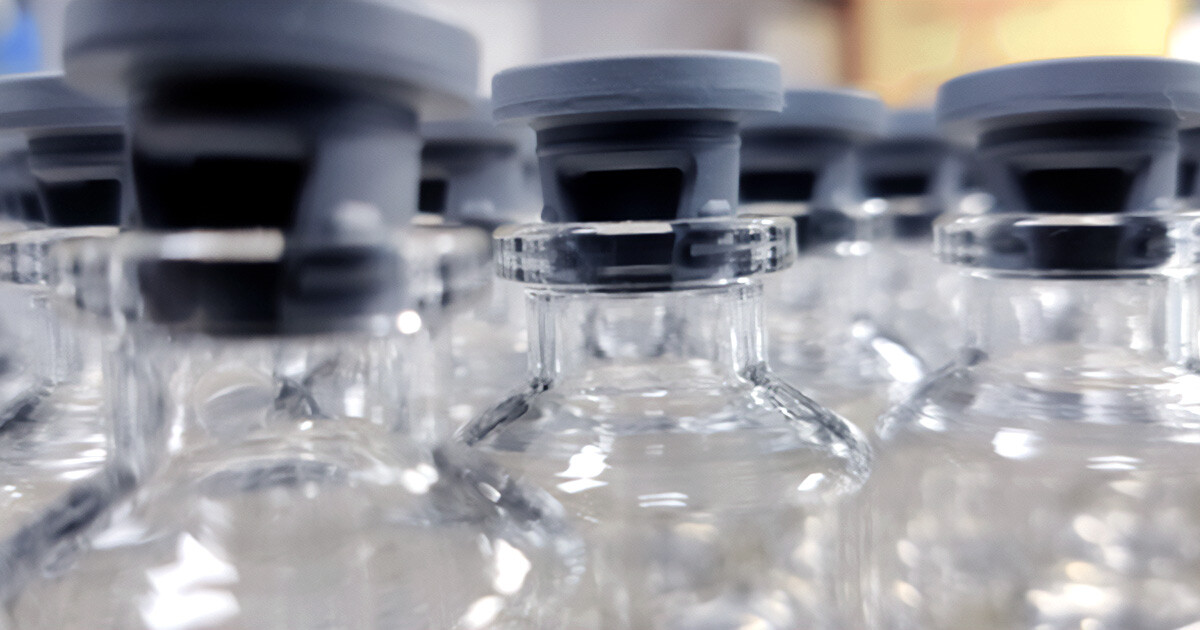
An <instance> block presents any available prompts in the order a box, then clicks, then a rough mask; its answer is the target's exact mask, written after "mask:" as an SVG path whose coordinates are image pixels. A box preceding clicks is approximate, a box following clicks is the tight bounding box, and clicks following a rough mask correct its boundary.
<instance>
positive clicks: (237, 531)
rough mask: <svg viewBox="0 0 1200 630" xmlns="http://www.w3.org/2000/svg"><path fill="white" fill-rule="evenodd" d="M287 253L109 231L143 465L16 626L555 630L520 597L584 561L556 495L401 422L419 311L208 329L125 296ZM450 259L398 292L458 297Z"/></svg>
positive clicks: (125, 409) (12, 608)
mask: <svg viewBox="0 0 1200 630" xmlns="http://www.w3.org/2000/svg"><path fill="white" fill-rule="evenodd" d="M419 240H422V241H423V242H425V243H427V244H428V243H429V242H431V239H428V238H426V237H419ZM432 240H436V239H432ZM282 244H283V239H282V238H280V237H277V235H275V236H273V235H272V234H271V233H249V234H242V235H239V234H237V233H233V234H230V233H224V234H215V233H210V234H202V233H197V234H187V233H184V234H174V235H171V236H169V237H147V236H143V235H136V234H132V235H128V236H123V237H121V239H119V241H118V245H117V251H116V252H115V255H114V258H113V262H114V265H115V267H116V268H117V271H115V272H114V277H116V278H119V279H120V284H121V287H119V288H118V291H117V297H116V301H115V302H114V304H115V310H116V311H118V320H122V324H123V326H124V327H125V334H124V335H123V343H122V346H121V348H120V349H119V351H118V356H117V360H116V362H117V364H118V366H119V369H118V370H117V373H116V381H117V382H116V390H117V391H118V392H120V393H121V394H122V396H121V400H120V401H119V402H118V404H117V406H118V408H119V412H120V413H121V414H123V415H122V417H128V418H133V419H135V420H134V422H135V425H136V426H133V427H127V428H126V431H127V432H128V433H131V434H137V435H138V436H139V437H140V439H141V440H142V441H143V448H144V450H145V452H146V453H147V458H146V459H147V460H149V461H150V462H151V463H150V464H149V465H148V466H147V468H148V469H149V470H151V472H150V473H149V474H148V475H147V476H146V478H145V480H144V482H143V483H140V484H139V486H138V488H137V489H136V490H135V491H134V492H133V493H132V494H131V495H130V496H129V497H127V498H126V499H124V500H122V501H121V502H120V503H118V504H117V505H116V506H115V507H114V509H113V510H112V511H111V512H110V516H109V518H108V519H106V522H105V523H104V524H103V526H100V527H96V528H94V529H93V530H92V531H91V532H89V533H88V534H87V535H86V536H84V537H83V540H82V543H81V544H80V548H79V549H78V550H76V551H75V552H74V553H70V554H64V555H63V556H62V557H59V558H57V559H56V561H55V562H54V563H53V564H48V565H46V566H44V567H43V568H42V577H41V579H39V580H38V581H36V582H34V583H32V584H30V585H29V586H28V587H26V588H25V589H24V590H23V591H22V592H21V593H20V594H19V595H18V597H16V598H15V599H14V600H13V601H12V602H11V603H10V605H9V607H8V611H9V613H10V615H11V621H10V624H11V627H12V628H14V629H22V630H23V629H33V628H47V629H49V628H55V629H69V628H80V629H82V628H97V627H104V628H125V629H133V628H144V629H146V630H151V629H154V630H159V629H162V628H176V629H183V628H186V629H188V630H193V629H201V628H204V629H217V628H262V629H279V630H284V629H287V630H296V629H298V628H313V629H316V628H330V627H336V628H364V629H365V628H372V629H374V628H455V629H459V628H461V629H467V628H559V627H562V626H561V624H559V623H558V621H557V619H556V618H555V616H556V615H557V614H558V612H559V608H558V607H556V606H553V605H549V606H546V607H544V608H540V607H535V605H534V604H535V603H538V604H541V603H545V602H551V604H552V603H553V601H554V597H555V594H556V593H557V592H559V590H561V589H564V588H566V587H567V586H569V585H570V584H571V583H572V576H573V575H574V572H575V571H576V570H577V569H576V568H575V565H574V562H575V561H576V560H577V559H578V556H577V547H576V546H575V545H574V543H573V540H574V539H573V538H572V537H571V536H570V535H569V533H568V532H565V531H563V528H562V520H561V519H559V518H556V516H555V514H556V508H555V506H554V505H553V503H552V502H549V501H547V500H546V499H545V497H544V495H540V494H538V493H536V492H528V491H525V490H524V489H522V488H521V487H520V486H518V485H516V484H514V483H512V482H511V481H510V480H509V479H508V478H507V477H506V476H505V475H504V474H502V473H500V472H498V471H497V470H495V469H494V468H493V467H492V466H491V465H490V464H488V463H486V462H484V461H482V460H480V459H479V458H477V457H474V456H471V455H469V454H467V453H464V452H462V451H461V450H459V449H454V448H434V447H432V446H430V444H429V442H428V440H427V438H426V436H425V435H423V433H422V429H421V427H419V426H417V425H418V424H419V421H416V420H414V419H413V418H412V417H411V416H410V414H409V409H408V402H409V393H410V392H409V383H410V382H411V380H412V379H411V374H412V373H413V372H415V371H421V370H422V369H423V368H422V366H421V365H419V364H416V363H415V362H414V360H413V357H421V356H427V355H426V354H425V352H426V351H425V350H423V349H422V345H424V344H427V343H428V341H427V337H426V336H425V335H423V334H422V331H423V330H424V326H423V321H424V322H427V321H428V320H429V319H430V317H431V314H432V313H433V312H434V311H435V310H436V308H435V307H434V306H429V307H428V308H426V307H423V306H422V305H421V304H420V301H415V302H413V303H412V304H411V305H412V306H413V309H412V310H404V311H401V312H399V313H392V314H391V315H387V316H380V317H378V318H376V317H372V318H370V320H369V321H365V322H363V321H359V322H357V323H356V325H355V326H354V327H351V328H347V329H343V330H342V332H337V331H336V330H331V331H330V332H326V333H316V332H314V333H312V334H294V335H286V334H269V335H261V334H247V335H214V334H206V333H205V332H202V331H198V330H193V329H190V328H189V324H190V322H184V324H183V325H179V326H176V325H171V324H166V323H162V322H161V321H159V320H158V319H156V316H154V315H153V314H152V310H151V309H150V308H148V307H147V306H146V303H145V302H144V301H143V300H141V299H140V298H137V296H139V295H142V293H143V290H144V289H145V288H146V287H145V286H143V284H142V283H143V281H144V280H145V279H147V278H149V277H151V276H152V275H153V274H151V273H149V271H148V270H149V269H150V268H149V267H147V266H146V264H152V265H153V264H157V263H160V262H161V261H163V260H164V259H169V260H172V261H175V262H187V263H188V264H189V265H191V268H192V269H194V270H203V271H204V272H208V271H212V272H222V271H224V270H226V269H228V268H229V267H228V266H229V265H230V264H236V265H244V264H259V263H272V262H274V261H277V260H279V256H280V255H281V249H280V246H281V245H282ZM458 244H459V245H462V244H463V243H462V242H461V241H459V242H458ZM478 245H479V246H480V248H482V249H483V250H484V251H486V245H485V244H484V243H483V242H479V243H478ZM417 264H422V265H423V267H422V268H423V269H425V270H427V271H428V272H429V273H430V274H432V277H426V278H424V279H422V278H420V277H418V274H419V270H418V269H417V268H416V265H417ZM454 268H455V266H454V264H453V262H452V261H449V262H448V261H447V260H446V257H443V258H441V259H437V260H426V261H424V263H421V262H420V261H419V260H413V259H407V260H406V264H405V271H406V273H407V274H408V275H407V279H408V280H409V284H408V286H409V287H410V289H411V290H412V291H415V292H420V291H422V290H421V289H420V287H423V286H424V287H427V286H428V285H429V284H430V283H438V284H441V287H440V291H439V292H438V296H440V298H439V297H438V296H431V295H429V293H428V292H424V293H423V295H424V297H425V298H429V299H428V304H430V305H441V304H448V303H450V302H451V301H453V298H454V293H455V291H456V290H457V289H461V288H463V287H455V286H454V285H455V278H452V277H449V276H448V274H449V273H450V270H452V269H454ZM247 269H249V268H247ZM239 273H240V272H239ZM157 459H161V462H159V461H154V460H157Z"/></svg>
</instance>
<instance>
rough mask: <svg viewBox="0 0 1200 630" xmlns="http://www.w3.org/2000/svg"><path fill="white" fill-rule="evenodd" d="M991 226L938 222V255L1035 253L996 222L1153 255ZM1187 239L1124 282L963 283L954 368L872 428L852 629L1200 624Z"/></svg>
mask: <svg viewBox="0 0 1200 630" xmlns="http://www.w3.org/2000/svg"><path fill="white" fill-rule="evenodd" d="M997 217H1003V218H1001V219H997ZM997 217H984V218H980V219H978V222H977V223H976V224H975V225H972V224H971V223H969V222H968V223H963V222H961V221H960V222H959V224H958V225H951V226H949V228H948V229H950V230H951V231H953V232H955V233H954V234H952V236H953V237H954V238H953V239H948V240H950V241H951V242H950V245H952V246H953V247H955V248H959V249H960V251H957V252H952V257H954V258H957V259H959V260H960V261H963V262H968V263H969V262H970V261H971V259H972V258H976V259H979V258H980V257H981V256H982V254H981V252H983V250H984V249H987V248H990V247H992V246H994V245H1000V246H1002V247H1001V250H1002V251H1001V250H991V251H992V252H993V253H994V252H996V251H1000V253H1001V254H1004V255H1008V256H1023V255H1026V254H1027V253H1028V252H1030V251H1033V249H1032V248H1030V249H1023V248H1020V247H1015V246H1014V245H1013V243H1014V242H1017V241H1014V240H1013V239H1012V238H1007V239H1005V238H999V236H1000V235H1002V234H1003V233H1004V232H1005V231H1006V230H1007V227H1006V226H1004V225H1001V226H1000V228H999V229H997V230H993V229H992V228H994V227H996V226H997V225H998V224H1000V223H1006V224H1007V225H1008V226H1013V227H1018V228H1026V227H1030V226H1033V227H1035V228H1050V229H1047V230H1044V231H1043V233H1044V234H1054V235H1061V234H1064V233H1066V232H1067V231H1072V230H1073V231H1075V232H1078V231H1079V230H1084V231H1088V230H1091V231H1093V232H1094V233H1095V234H1096V235H1097V236H1098V237H1099V238H1104V239H1106V240H1104V241H1095V240H1091V241H1087V240H1086V239H1087V238H1088V235H1087V234H1084V235H1083V236H1082V237H1081V241H1080V242H1093V243H1097V242H1107V243H1110V244H1111V243H1112V242H1113V240H1112V239H1113V235H1114V234H1122V233H1123V234H1124V235H1126V236H1128V235H1133V236H1134V237H1135V238H1142V236H1143V235H1147V234H1149V235H1151V238H1152V241H1153V242H1155V243H1158V244H1159V245H1161V244H1162V243H1166V242H1167V241H1166V240H1162V239H1159V238H1158V237H1157V236H1153V235H1154V234H1155V233H1156V232H1157V228H1153V226H1155V225H1158V224H1160V223H1162V221H1160V220H1159V219H1157V218H1156V219H1153V221H1154V223H1150V224H1148V223H1147V219H1142V218H1139V217H1136V216H1111V215H1109V216H1080V215H1072V216H1065V215H1064V216H1053V215H1051V216H1020V215H1017V216H1015V217H1014V216H1013V215H997ZM1139 221H1140V223H1139ZM1148 226H1150V227H1151V228H1152V229H1147V227H1148ZM1194 227H1195V226H1194V220H1192V219H1187V220H1180V221H1178V222H1176V223H1174V224H1173V225H1171V229H1170V231H1169V236H1170V242H1172V243H1174V249H1175V252H1176V254H1175V257H1174V258H1172V259H1170V260H1167V261H1165V262H1163V263H1162V264H1160V265H1156V266H1143V267H1142V268H1141V269H1126V270H1123V271H1105V270H1103V269H1092V270H1081V271H1059V272H1048V271H1034V270H1021V269H1019V268H1018V269H1014V270H1011V271H1005V270H1000V269H996V268H995V265H992V266H989V268H983V267H974V268H971V269H969V270H968V271H967V277H966V295H965V305H966V307H967V320H966V321H967V323H968V328H969V337H968V338H969V341H968V345H967V351H966V352H964V353H963V358H962V359H960V360H959V361H958V362H957V363H955V364H954V365H952V366H950V367H949V368H947V369H945V370H943V371H942V372H941V373H939V374H938V375H936V377H934V378H932V379H931V380H929V381H928V382H927V383H926V384H925V385H923V387H922V388H921V390H920V391H919V392H918V393H917V394H916V395H914V396H913V397H912V398H911V399H910V400H908V401H907V402H906V403H904V404H903V405H902V406H900V407H898V408H896V409H895V410H893V411H892V412H891V413H890V414H889V415H888V416H887V417H885V418H884V419H883V420H882V421H881V423H880V427H879V455H878V460H877V466H876V471H875V474H874V476H873V477H872V480H871V482H870V483H869V492H868V493H866V494H865V495H864V496H865V498H866V499H867V501H868V502H869V504H870V505H871V515H872V517H871V519H870V531H871V532H872V535H871V541H870V547H869V548H870V554H871V560H870V563H869V566H870V567H871V569H870V571H869V572H867V573H866V574H865V575H866V584H867V593H868V597H867V599H866V602H867V608H868V610H870V611H872V612H873V613H874V619H873V620H872V622H871V624H870V627H876V628H884V629H889V630H892V629H895V630H900V629H905V630H907V629H912V630H916V629H921V630H949V629H952V628H953V629H959V628H968V627H970V628H989V629H994V630H1017V629H1022V630H1026V629H1029V628H1049V629H1065V628H1095V629H1097V630H1099V629H1117V628H1122V629H1128V628H1138V629H1140V630H1168V629H1176V628H1184V627H1189V624H1194V623H1195V622H1196V620H1197V619H1200V571H1198V570H1197V567H1200V562H1198V560H1200V548H1198V547H1197V544H1196V541H1197V540H1200V477H1198V476H1197V475H1196V474H1195V461H1196V457H1197V455H1200V451H1198V450H1197V444H1200V375H1197V374H1196V373H1195V372H1193V371H1191V370H1190V368H1189V367H1188V361H1189V359H1190V358H1191V356H1192V355H1193V350H1192V347H1191V345H1192V340H1191V339H1190V334H1188V331H1189V330H1191V329H1192V328H1193V326H1192V325H1191V324H1190V322H1189V320H1190V318H1191V317H1192V313H1194V312H1195V307H1196V305H1195V302H1194V299H1193V296H1191V295H1189V292H1188V289H1187V286H1188V284H1189V277H1191V276H1192V274H1193V271H1192V265H1191V258H1192V254H1190V253H1189V250H1191V249H1193V247H1194V243H1192V240H1193V239H1194V236H1192V235H1193V234H1194V233H1195V231H1194ZM980 228H982V231H981V230H980ZM1122 231H1123V232H1122ZM968 233H970V234H969V236H970V238H963V237H964V236H968ZM1162 234H1163V235H1164V236H1166V235H1168V231H1166V230H1164V231H1163V232H1162ZM1130 242H1132V241H1130ZM1149 243H1150V242H1144V244H1149ZM1127 251H1128V252H1131V253H1132V252H1142V254H1145V253H1146V252H1155V251H1160V252H1161V251H1166V252H1170V251H1172V250H1171V249H1170V248H1169V247H1168V248H1167V249H1165V250H1164V249H1162V248H1160V247H1158V246H1157V245H1156V246H1152V247H1150V248H1148V249H1147V248H1145V247H1134V248H1131V249H1128V250H1127ZM1135 255H1137V254H1135ZM1013 266H1014V267H1018V265H1015V264H1014V265H1013ZM1181 318H1182V319H1181Z"/></svg>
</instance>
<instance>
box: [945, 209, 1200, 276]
mask: <svg viewBox="0 0 1200 630" xmlns="http://www.w3.org/2000/svg"><path fill="white" fill-rule="evenodd" d="M935 233H936V237H935V243H936V244H935V251H936V253H937V255H938V257H939V258H940V259H941V260H942V261H943V262H945V263H948V264H954V265H959V266H964V267H971V268H979V269H993V270H998V271H1016V272H1031V273H1036V274H1039V275H1059V276H1076V277H1078V276H1079V275H1080V274H1083V275H1087V274H1092V273H1102V272H1122V271H1130V272H1155V271H1162V272H1169V271H1172V270H1177V271H1181V272H1187V271H1190V270H1191V269H1192V268H1193V267H1194V266H1195V264H1196V263H1197V260H1198V255H1200V248H1198V245H1200V211H1188V212H1169V211H1163V210H1156V211H1153V210H1152V211H1134V212H1121V213H1108V214H1100V213H1095V214H1093V213H1086V214H1081V213H1070V212H1063V213H1041V212H1038V213H1016V212H1013V213H1009V212H994V213H985V214H969V213H963V212H959V213H956V214H951V215H947V216H945V217H943V218H942V219H940V220H939V221H938V225H937V227H936V230H935Z"/></svg>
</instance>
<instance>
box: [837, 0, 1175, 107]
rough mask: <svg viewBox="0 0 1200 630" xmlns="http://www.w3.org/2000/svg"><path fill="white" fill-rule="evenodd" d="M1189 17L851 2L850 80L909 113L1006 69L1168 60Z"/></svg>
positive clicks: (1155, 3)
mask: <svg viewBox="0 0 1200 630" xmlns="http://www.w3.org/2000/svg"><path fill="white" fill-rule="evenodd" d="M1183 9H1184V2H1183V1H1182V0H850V1H849V2H848V6H847V8H846V9H845V10H844V11H843V12H842V13H841V21H842V24H841V25H840V26H841V32H842V35H843V38H844V39H843V48H842V50H843V51H844V52H843V54H844V58H843V70H844V72H845V77H844V78H845V80H847V81H848V82H851V83H855V84H857V85H860V86H862V87H864V88H867V89H870V90H874V91H876V92H879V93H880V94H882V95H883V96H884V98H885V99H886V100H888V101H889V102H891V103H896V104H904V103H912V102H922V101H929V100H932V98H933V95H934V91H935V90H936V89H937V86H938V85H939V84H940V83H942V82H943V81H945V80H946V79H949V78H951V77H953V76H955V75H958V74H962V73H964V72H968V71H971V70H978V69H981V68H986V67H989V66H995V65H999V64H1002V63H1010V62H1015V61H1028V60H1031V59H1047V58H1053V57H1069V56H1078V55H1116V54H1153V55H1161V54H1166V53H1167V52H1168V49H1169V45H1170V35H1171V31H1172V28H1173V26H1174V24H1175V22H1176V20H1177V19H1178V18H1179V16H1180V15H1181V13H1182V11H1183Z"/></svg>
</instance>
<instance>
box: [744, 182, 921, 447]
mask: <svg viewBox="0 0 1200 630" xmlns="http://www.w3.org/2000/svg"><path fill="white" fill-rule="evenodd" d="M882 212H883V209H882V208H879V207H876V206H872V205H870V204H866V205H864V209H863V211H862V212H857V211H856V212H855V213H842V212H840V211H839V212H837V213H829V212H826V213H824V214H826V215H836V219H835V222H836V225H834V226H824V227H823V226H822V224H821V221H820V220H814V219H813V217H811V216H810V209H809V208H808V207H807V205H806V204H799V203H769V204H750V205H746V206H743V209H742V213H743V214H747V215H770V216H788V217H794V218H795V219H796V220H797V221H798V222H799V223H800V225H801V226H802V227H801V230H800V237H799V238H800V242H801V252H800V255H799V256H798V257H797V260H796V264H795V265H794V266H793V267H792V268H791V269H788V270H786V271H784V272H782V273H780V274H777V275H776V276H775V277H773V278H771V279H768V280H767V281H766V285H767V288H766V296H767V305H766V323H767V332H768V335H769V338H770V359H771V367H772V368H773V369H774V370H775V372H776V373H777V374H778V375H779V377H780V378H781V379H783V380H784V381H785V382H787V383H789V384H791V385H793V386H795V387H797V388H799V389H800V390H801V391H803V392H804V393H805V394H807V395H809V396H811V397H812V398H813V399H814V400H816V401H817V402H818V403H820V404H822V405H824V406H826V407H829V408H830V409H832V410H834V411H836V412H838V413H839V414H840V415H842V416H843V417H845V418H847V419H849V420H850V421H851V422H853V423H855V424H856V425H858V427H859V428H861V429H863V430H864V431H871V430H872V429H873V427H874V425H875V421H876V420H877V419H878V418H879V416H880V415H881V414H883V412H884V411H886V410H887V409H888V408H889V407H890V406H891V405H892V404H894V403H896V402H899V401H901V400H903V399H904V397H905V396H906V395H907V394H908V393H909V392H911V390H912V387H913V386H914V385H915V384H916V383H917V382H918V381H920V380H921V378H922V377H923V376H924V375H925V364H924V363H923V362H922V361H921V359H920V358H919V357H918V356H917V355H916V354H915V352H914V351H913V350H911V349H910V348H909V346H908V345H907V344H906V343H905V342H904V341H902V340H901V338H900V337H898V336H897V335H896V334H895V333H894V332H893V331H891V330H889V329H888V328H887V322H886V320H885V319H882V318H881V316H880V315H879V311H880V310H881V309H880V308H879V306H880V304H882V303H883V302H884V301H885V300H890V299H891V296H884V295H881V293H880V292H881V291H882V289H881V286H880V284H881V281H880V278H879V277H878V276H879V274H880V270H881V269H882V268H883V265H884V264H886V260H885V258H884V256H883V254H884V253H886V252H887V251H888V250H887V249H886V239H885V235H882V234H879V233H878V232H879V231H880V226H882V225H883V224H885V223H886V220H884V219H883V217H881V216H879V215H880V214H881V213H882ZM827 230H832V231H833V233H832V234H830V233H823V232H825V231H827ZM881 246H882V247H881Z"/></svg>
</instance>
